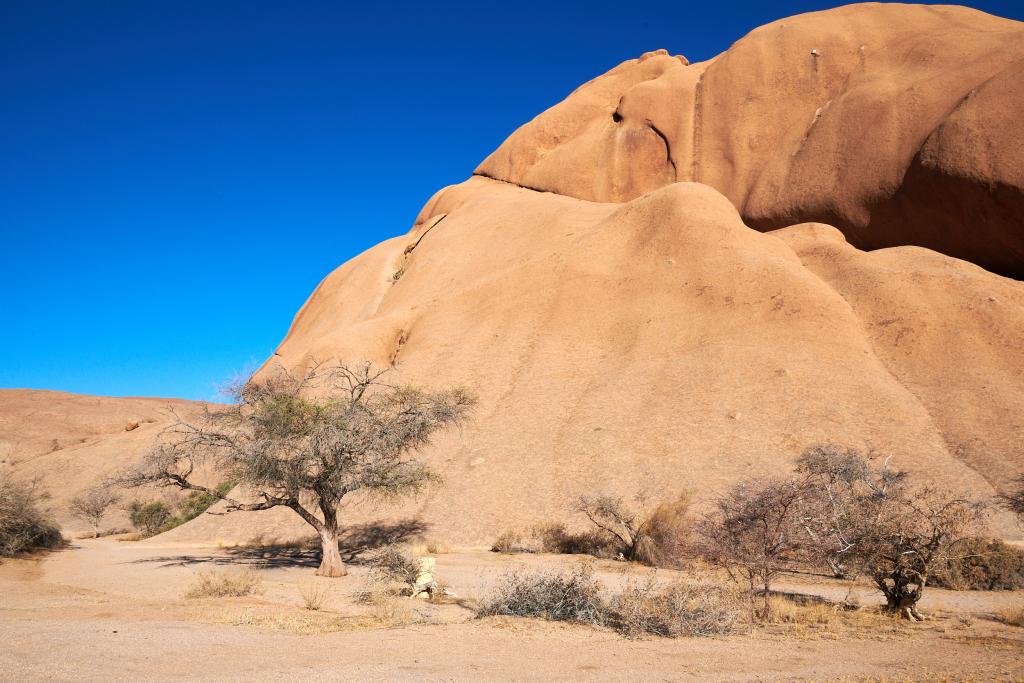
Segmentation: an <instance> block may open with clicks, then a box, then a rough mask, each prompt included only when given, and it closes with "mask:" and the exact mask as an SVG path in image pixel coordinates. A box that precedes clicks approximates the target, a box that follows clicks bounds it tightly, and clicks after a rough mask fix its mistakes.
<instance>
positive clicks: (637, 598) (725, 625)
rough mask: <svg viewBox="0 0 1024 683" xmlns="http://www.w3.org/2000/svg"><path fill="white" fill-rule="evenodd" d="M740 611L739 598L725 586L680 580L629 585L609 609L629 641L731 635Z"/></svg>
mask: <svg viewBox="0 0 1024 683" xmlns="http://www.w3.org/2000/svg"><path fill="white" fill-rule="evenodd" d="M740 612H741V610H740V607H739V601H738V600H737V598H736V596H735V595H734V594H733V593H731V592H729V591H726V590H725V589H723V588H722V587H721V586H716V585H713V584H701V583H685V582H682V581H677V582H675V583H671V584H669V585H668V586H665V587H663V588H658V587H657V586H656V585H655V584H654V580H653V578H651V579H649V580H648V581H647V582H646V583H645V584H643V585H640V584H636V583H632V582H631V583H629V584H627V585H626V587H625V588H624V589H623V590H622V592H621V593H619V594H618V595H616V596H615V597H614V598H613V599H612V601H611V604H610V606H609V613H610V623H611V626H612V627H613V628H614V629H615V630H616V631H618V632H619V633H621V634H622V635H623V636H625V637H627V638H638V637H640V636H643V635H647V634H650V635H656V636H663V637H666V638H678V637H679V636H711V635H719V634H724V633H730V632H732V630H733V629H734V627H735V625H736V621H737V618H738V617H739V614H740Z"/></svg>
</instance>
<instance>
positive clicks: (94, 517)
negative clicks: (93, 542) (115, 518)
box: [70, 486, 118, 538]
mask: <svg viewBox="0 0 1024 683" xmlns="http://www.w3.org/2000/svg"><path fill="white" fill-rule="evenodd" d="M117 500H118V495H117V493H115V492H114V491H112V490H111V489H110V488H109V487H106V486H97V487H95V488H91V489H88V490H86V491H83V492H81V493H79V494H78V495H77V496H75V497H74V498H72V499H71V504H70V508H71V514H73V515H74V516H75V517H78V518H79V519H81V520H82V521H84V522H88V523H89V524H90V525H91V526H92V537H93V538H99V535H100V524H102V523H103V518H104V517H105V516H106V514H107V510H109V509H110V507H111V506H112V505H113V504H114V503H116V502H117Z"/></svg>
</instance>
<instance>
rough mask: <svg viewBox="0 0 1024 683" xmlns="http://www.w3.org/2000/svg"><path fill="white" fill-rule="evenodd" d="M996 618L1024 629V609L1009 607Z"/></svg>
mask: <svg viewBox="0 0 1024 683" xmlns="http://www.w3.org/2000/svg"><path fill="white" fill-rule="evenodd" d="M996 618H997V619H998V620H999V621H1001V622H1003V623H1004V624H1008V625H1010V626H1020V627H1024V607H1007V608H1006V609H1004V610H1002V611H1000V612H999V613H998V614H997V615H996Z"/></svg>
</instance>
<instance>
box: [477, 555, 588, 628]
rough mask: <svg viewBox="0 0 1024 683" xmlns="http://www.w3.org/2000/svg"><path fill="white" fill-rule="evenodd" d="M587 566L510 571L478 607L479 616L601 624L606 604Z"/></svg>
mask: <svg viewBox="0 0 1024 683" xmlns="http://www.w3.org/2000/svg"><path fill="white" fill-rule="evenodd" d="M601 588H602V587H601V584H600V583H599V582H598V581H597V580H596V579H595V578H594V570H593V567H591V566H590V565H581V566H579V567H576V568H574V569H570V570H568V571H565V572H552V571H532V572H528V571H524V570H522V569H520V570H512V571H509V572H506V573H505V574H504V575H503V576H502V577H501V579H500V582H499V584H498V585H497V587H496V588H495V589H494V590H493V591H492V592H491V593H490V595H487V596H486V597H484V598H483V599H482V600H481V601H480V604H479V605H478V607H477V610H476V613H477V616H478V617H490V616H511V617H536V618H539V619H547V620H548V621H569V622H574V623H579V624H596V625H601V624H603V623H604V620H605V613H606V606H605V604H604V601H603V600H602V599H601Z"/></svg>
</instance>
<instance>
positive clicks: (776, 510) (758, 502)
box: [698, 479, 810, 618]
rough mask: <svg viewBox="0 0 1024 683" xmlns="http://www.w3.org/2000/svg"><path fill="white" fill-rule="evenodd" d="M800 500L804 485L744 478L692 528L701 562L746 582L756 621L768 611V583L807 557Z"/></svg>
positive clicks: (766, 615) (787, 480)
mask: <svg viewBox="0 0 1024 683" xmlns="http://www.w3.org/2000/svg"><path fill="white" fill-rule="evenodd" d="M806 498H807V494H806V490H805V487H804V486H802V485H801V484H800V483H798V482H795V481H791V480H789V479H760V480H757V479H750V480H746V481H743V482H740V483H739V484H737V485H736V486H734V487H732V488H731V489H730V490H729V491H728V492H727V493H726V494H725V495H723V496H721V497H720V498H719V499H718V500H717V501H716V503H715V509H714V510H713V511H712V512H711V514H709V515H708V516H707V517H705V519H704V520H703V521H702V522H701V524H700V526H699V527H698V532H699V534H700V548H701V552H702V553H703V556H704V558H705V559H706V560H708V561H709V562H711V563H713V564H716V565H718V566H720V567H722V568H724V569H725V570H726V571H728V572H729V575H730V576H731V577H733V578H734V579H741V580H742V581H743V582H744V583H745V584H746V588H747V594H748V597H749V600H750V609H751V612H752V613H756V616H759V617H761V618H767V617H768V615H769V614H770V612H771V608H772V604H771V602H770V601H769V595H770V594H771V584H772V582H773V581H774V580H775V579H776V578H777V577H778V576H779V574H781V573H782V572H784V571H786V570H787V569H791V568H792V567H793V566H795V565H796V564H797V563H799V562H801V561H803V560H804V559H805V558H806V557H807V546H808V545H809V543H810V539H809V538H808V537H807V535H806V532H805V529H804V525H803V523H802V522H803V520H804V519H805V514H804V509H805V507H806V505H805V501H806ZM758 594H760V595H761V596H762V602H761V606H760V607H757V605H756V600H757V596H758Z"/></svg>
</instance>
